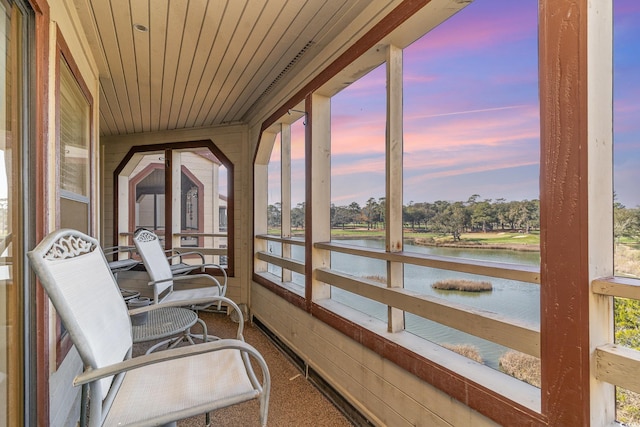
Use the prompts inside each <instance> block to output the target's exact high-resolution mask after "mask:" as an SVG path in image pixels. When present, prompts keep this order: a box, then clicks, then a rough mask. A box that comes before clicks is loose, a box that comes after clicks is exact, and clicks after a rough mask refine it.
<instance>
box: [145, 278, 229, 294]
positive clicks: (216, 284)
mask: <svg viewBox="0 0 640 427" xmlns="http://www.w3.org/2000/svg"><path fill="white" fill-rule="evenodd" d="M193 279H206V280H209V281H211V282H213V286H217V287H218V291H219V292H220V293H222V285H221V284H220V282H219V281H218V279H216V278H215V277H213V276H211V275H209V274H189V275H188V276H174V277H171V278H168V279H162V280H154V281H151V282H149V283H148V284H149V286H155V285H156V284H158V283H164V282H168V281H170V280H172V281H173V282H174V283H175V282H180V281H185V280H193Z"/></svg>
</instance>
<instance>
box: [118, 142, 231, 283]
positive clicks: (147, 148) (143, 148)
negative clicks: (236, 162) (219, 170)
mask: <svg viewBox="0 0 640 427" xmlns="http://www.w3.org/2000/svg"><path fill="white" fill-rule="evenodd" d="M190 148H207V149H209V150H210V151H211V152H212V153H213V155H214V156H216V158H217V159H218V160H219V161H220V162H221V164H222V165H223V166H224V167H226V168H227V192H228V200H227V221H228V226H227V255H226V256H227V268H226V272H227V276H230V277H233V276H234V275H235V273H234V266H235V255H234V250H235V249H234V248H235V244H234V243H235V242H234V231H235V230H234V229H235V222H234V211H235V209H234V182H233V181H234V170H233V169H234V166H233V163H232V162H231V161H230V160H229V158H228V157H227V156H225V155H224V153H223V152H222V151H221V150H220V149H219V148H218V147H217V146H216V145H215V143H214V142H213V141H211V140H198V141H186V142H180V143H161V144H149V145H136V146H134V147H131V149H129V151H128V152H127V154H126V155H125V156H124V157H123V158H122V160H121V161H120V163H119V164H118V166H117V167H116V169H115V170H114V171H113V194H114V196H113V242H118V241H120V236H119V231H118V223H119V222H118V216H119V197H118V194H119V191H118V187H119V184H118V182H119V179H118V178H119V176H120V173H121V172H122V171H123V170H124V168H125V167H126V166H127V164H128V163H129V161H130V160H131V158H132V157H133V156H134V155H136V154H140V153H146V152H152V151H156V152H159V151H162V152H164V155H165V158H169V156H171V153H172V151H174V150H185V149H190ZM171 175H172V173H171V168H168V169H167V172H166V173H165V197H166V199H167V200H170V191H172V190H171V180H172V176H171ZM128 202H129V201H128V200H127V203H128ZM199 205H202V209H203V210H202V213H204V204H199ZM198 209H199V210H200V206H198ZM172 216H173V212H172V209H171V205H170V204H168V203H167V204H165V222H166V223H168V224H169V225H171V223H172V222H171V217H172ZM165 234H166V235H173V230H172V229H167V230H165ZM171 240H172V239H168V240H166V241H165V242H166V243H165V245H166V247H165V249H166V250H168V249H172V242H171ZM208 272H209V273H211V274H219V273H220V272H219V270H217V269H210V270H208Z"/></svg>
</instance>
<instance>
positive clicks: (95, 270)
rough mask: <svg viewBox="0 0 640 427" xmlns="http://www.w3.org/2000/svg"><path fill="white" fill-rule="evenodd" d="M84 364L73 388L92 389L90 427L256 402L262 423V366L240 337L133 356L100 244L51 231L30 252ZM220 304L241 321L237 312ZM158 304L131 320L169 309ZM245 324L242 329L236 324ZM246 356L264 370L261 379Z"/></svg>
mask: <svg viewBox="0 0 640 427" xmlns="http://www.w3.org/2000/svg"><path fill="white" fill-rule="evenodd" d="M28 256H29V260H30V262H31V267H32V268H33V270H34V271H35V272H36V274H37V275H38V277H39V279H40V281H41V283H42V285H43V287H44V289H45V290H46V291H47V294H48V295H49V298H50V299H51V301H52V303H53V305H54V306H55V308H56V311H57V312H58V314H59V315H60V317H61V319H62V322H63V323H64V325H65V326H66V328H67V330H68V331H69V335H70V337H71V340H72V341H73V343H74V345H75V346H76V348H77V350H78V353H79V354H80V357H81V359H82V361H83V363H84V366H85V370H84V372H83V373H81V374H80V375H78V376H77V377H76V378H75V380H74V382H73V383H74V385H76V386H77V385H83V402H82V407H83V408H84V407H85V406H86V405H85V403H86V402H85V396H86V393H84V392H85V387H86V385H88V388H89V392H88V393H89V401H90V408H89V423H90V425H91V426H113V425H141V426H142V425H145V426H146V425H159V424H165V423H171V422H175V421H177V420H180V419H183V418H187V417H191V416H195V415H198V414H203V413H207V422H208V421H209V420H208V412H209V411H213V410H216V409H219V408H222V407H227V406H231V405H234V404H236V403H240V402H245V401H248V400H251V399H258V400H259V402H260V420H261V423H262V425H263V426H264V425H266V423H267V413H268V404H269V391H270V377H269V370H268V368H267V365H266V363H265V361H264V359H263V358H262V356H261V355H260V353H259V352H258V351H257V350H255V349H254V348H253V347H252V346H251V345H249V344H247V343H245V342H244V340H243V338H242V328H241V327H240V328H239V329H238V334H237V339H221V340H218V341H214V342H209V343H203V344H197V345H193V346H187V347H180V348H175V349H171V350H165V351H161V352H157V353H152V354H149V355H145V356H140V357H136V358H131V354H132V346H133V344H132V336H131V321H130V318H129V313H128V312H127V307H126V305H125V303H124V301H123V299H122V297H121V294H120V290H119V288H118V286H117V283H116V281H115V279H114V277H113V274H112V273H111V270H110V269H109V266H108V264H107V260H106V258H105V256H104V254H103V252H102V250H101V249H100V246H99V245H98V241H97V240H95V239H93V238H91V237H89V236H87V235H85V234H83V233H80V232H78V231H75V230H68V229H63V230H59V231H56V232H53V233H51V234H50V235H49V236H47V237H46V238H45V239H44V240H43V241H42V242H41V243H40V244H38V246H36V248H35V249H34V250H33V251H31V252H29V253H28ZM216 299H221V300H224V301H225V303H226V304H229V305H230V306H232V307H233V308H234V309H237V310H238V313H239V314H240V315H242V313H241V312H240V310H239V309H238V307H237V306H236V305H235V304H234V303H233V302H232V301H231V300H228V299H227V298H223V297H217V298H216ZM167 305H176V304H161V305H160V306H158V305H151V306H148V307H144V308H140V309H136V310H132V311H131V314H133V313H134V311H135V312H136V313H138V312H143V311H145V310H147V311H151V310H154V309H159V308H161V307H166V306H167ZM241 324H242V323H241ZM249 356H251V358H252V359H253V360H254V361H255V362H257V364H258V366H259V367H260V370H261V371H262V381H258V379H257V378H256V375H255V373H254V371H253V368H252V366H251V363H250V360H249Z"/></svg>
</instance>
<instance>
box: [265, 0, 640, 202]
mask: <svg viewBox="0 0 640 427" xmlns="http://www.w3.org/2000/svg"><path fill="white" fill-rule="evenodd" d="M537 13H538V12H537V1H536V0H518V1H513V0H482V1H475V2H473V3H471V4H470V5H469V6H467V7H466V8H465V9H464V10H462V11H461V12H459V13H458V14H456V15H454V16H453V17H452V18H451V19H449V20H448V21H447V22H445V23H444V24H443V25H441V26H439V27H438V28H436V29H435V30H433V31H432V32H430V33H429V34H427V35H425V36H424V37H422V38H421V39H420V40H418V41H416V42H415V43H414V44H412V45H411V46H409V47H407V48H406V49H405V50H404V61H403V68H404V93H403V109H404V123H403V127H404V129H403V133H404V141H403V144H404V156H403V163H404V189H403V200H404V204H409V203H410V202H414V203H417V202H433V201H436V200H448V201H458V200H460V201H466V200H467V199H468V198H469V196H471V195H473V194H479V195H480V196H481V199H492V200H496V199H498V198H504V199H506V200H524V199H529V200H531V199H537V198H538V197H539V160H540V153H539V135H540V130H539V129H540V119H539V101H538V62H537V49H538V46H537ZM614 17H615V18H614V147H615V148H614V181H615V185H614V187H615V191H616V194H617V200H618V201H620V202H622V203H623V204H625V205H627V206H628V207H636V206H639V205H640V191H638V190H637V188H638V185H637V183H638V182H640V101H639V100H640V83H639V82H637V77H636V76H639V75H640V44H639V43H638V40H640V25H639V24H638V23H639V22H640V2H638V1H637V0H615V2H614ZM385 96H386V89H385V68H384V65H383V66H381V67H378V68H377V69H375V70H373V71H372V72H370V73H369V74H368V75H366V76H365V77H363V78H362V79H360V80H359V81H357V82H355V83H354V84H352V85H351V86H349V87H348V88H347V89H345V90H343V91H342V92H340V93H339V94H337V95H336V96H334V97H333V98H332V105H331V109H332V115H331V120H332V131H331V132H332V148H331V149H332V153H331V170H332V178H331V179H332V187H331V195H332V197H331V199H332V202H333V203H334V204H336V205H348V204H350V203H351V202H357V203H359V204H360V205H361V206H363V205H364V204H365V203H366V201H367V200H368V199H369V198H370V197H373V198H374V199H376V200H377V199H378V198H380V197H384V193H385V191H384V183H385V177H384V168H385V161H384V150H385V142H384V141H385V114H386V113H385V110H386V106H385ZM292 140H293V147H292V161H293V172H292V174H293V179H292V181H293V184H292V185H293V189H292V194H293V205H294V206H295V205H296V204H297V203H299V202H302V201H304V185H303V182H304V180H303V179H304V177H303V176H302V175H303V170H304V149H303V148H304V143H303V141H304V128H303V125H302V123H301V121H299V122H297V123H296V124H295V125H294V126H293V128H292ZM278 157H279V156H278V154H277V153H276V152H275V150H274V155H273V156H272V163H273V165H274V166H275V165H276V164H278V160H279V158H278ZM278 166H279V165H278ZM277 180H278V179H277V178H276V177H275V176H274V177H273V179H272V177H270V203H271V201H272V200H273V196H274V195H273V194H271V193H277V192H279V185H277V184H276V182H277ZM274 181H276V182H274ZM272 182H273V183H274V185H273V186H272V185H271V183H272ZM275 197H276V201H278V200H279V197H278V196H275Z"/></svg>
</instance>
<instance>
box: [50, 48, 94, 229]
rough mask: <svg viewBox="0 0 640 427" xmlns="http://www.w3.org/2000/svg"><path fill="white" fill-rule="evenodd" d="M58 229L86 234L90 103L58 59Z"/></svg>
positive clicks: (65, 65)
mask: <svg viewBox="0 0 640 427" xmlns="http://www.w3.org/2000/svg"><path fill="white" fill-rule="evenodd" d="M59 93H60V110H59V117H60V127H59V132H60V145H59V149H60V154H59V159H60V161H59V166H58V167H59V176H60V226H61V227H69V228H75V229H77V230H80V231H83V232H85V233H86V232H89V197H90V194H89V182H90V178H89V173H90V170H89V169H90V162H89V159H90V157H89V151H90V150H89V147H90V145H89V144H90V140H91V138H90V137H91V136H90V118H91V117H90V115H91V104H90V103H89V102H88V101H87V98H86V97H85V96H84V93H83V91H82V88H81V87H80V85H79V84H78V81H77V80H76V77H75V76H74V74H73V72H72V71H71V68H70V67H69V65H68V64H67V62H66V61H65V60H64V58H63V57H61V58H60V91H59Z"/></svg>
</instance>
